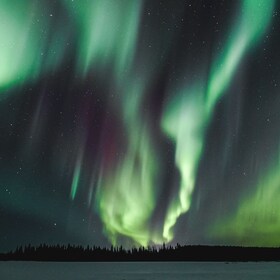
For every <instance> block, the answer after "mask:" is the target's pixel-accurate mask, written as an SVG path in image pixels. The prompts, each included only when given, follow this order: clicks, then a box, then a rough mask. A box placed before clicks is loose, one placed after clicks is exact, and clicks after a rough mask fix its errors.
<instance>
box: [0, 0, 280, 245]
mask: <svg viewBox="0 0 280 280" xmlns="http://www.w3.org/2000/svg"><path fill="white" fill-rule="evenodd" d="M279 7H280V2H278V1H276V0H275V1H274V0H239V1H222V0H220V1H206V0H205V1H204V0H193V1H191V0H189V1H183V0H182V1H181V0H178V1H168V0H166V1H148V0H146V1H145V0H139V1H137V0H56V1H55V0H53V1H47V0H44V1H37V0H25V1H21V0H0V107H1V108H0V112H1V113H0V114H1V119H0V129H1V130H0V131H1V133H0V147H1V148H0V166H1V168H0V192H1V194H0V228H1V234H0V245H1V249H3V250H7V249H10V248H14V247H15V246H17V245H20V244H28V243H31V244H35V245H36V244H39V243H43V242H45V243H51V244H54V243H75V244H85V245H87V244H96V245H102V246H110V245H111V244H113V245H123V246H125V247H129V246H138V245H141V246H147V245H155V244H156V245H157V244H162V243H163V242H165V243H170V244H176V243H177V242H179V243H182V244H227V245H250V246H251V245H253V246H280V238H279V236H280V213H279V206H278V203H279V202H280V176H279V174H280V173H279V172H278V170H279V167H280V164H279V160H280V157H279V155H280V154H279V151H280V129H279V127H280V126H279V125H280V114H279V112H280V111H279V107H280V96H279V94H278V91H279V85H280V83H279V82H280V80H279V79H280V68H279V66H278V64H279V63H278V62H279V61H280V57H279V55H280V53H279V51H278V49H279V46H280V41H279V38H278V37H279V36H278V34H279V32H280V21H279ZM278 173H279V174H278Z"/></svg>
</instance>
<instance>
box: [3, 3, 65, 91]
mask: <svg viewBox="0 0 280 280" xmlns="http://www.w3.org/2000/svg"><path fill="white" fill-rule="evenodd" d="M50 27H51V17H50V13H48V7H47V6H44V5H43V4H42V5H40V3H39V2H34V1H30V0H27V1H9V0H2V1H1V2H0V37H1V42H0V89H1V88H2V89H3V88H4V89H5V88H8V87H11V86H14V85H18V84H22V83H24V82H26V81H31V80H34V79H35V78H37V77H38V76H39V75H40V74H41V73H42V72H45V71H47V70H50V69H54V68H55V67H56V66H57V65H59V63H60V62H61V60H62V58H63V56H64V47H65V45H64V40H65V36H66V34H67V31H66V30H65V29H64V28H63V27H59V28H57V30H56V32H55V34H50V33H51V32H52V31H51V28H50Z"/></svg>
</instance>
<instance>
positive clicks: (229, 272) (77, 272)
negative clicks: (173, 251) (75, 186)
mask: <svg viewBox="0 0 280 280" xmlns="http://www.w3.org/2000/svg"><path fill="white" fill-rule="evenodd" d="M0 279H8V280H22V279H28V280H38V279H40V280H60V279H67V280H79V279H81V280H91V279H92V280H103V279H104V280H112V279H116V280H167V279H170V280H175V279H176V280H183V279H184V280H186V279H191V280H200V279H206V280H208V279H215V280H220V279H221V280H224V279H227V280H270V279H271V280H275V279H280V263H277V262H259V263H257V262H254V263H251V262H249V263H245V262H243V263H222V262H220V263H215V262H202V263H200V262H153V263H150V262H133V263H131V262H129V263H127V262H121V263H118V262H114V263H104V262H95V263H85V262H84V263H64V262H55V263H53V262H0Z"/></svg>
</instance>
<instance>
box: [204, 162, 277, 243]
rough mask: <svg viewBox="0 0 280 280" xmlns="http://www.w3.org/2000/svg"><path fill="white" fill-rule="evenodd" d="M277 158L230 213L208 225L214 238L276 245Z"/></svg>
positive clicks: (234, 241) (231, 241) (233, 241)
mask: <svg viewBox="0 0 280 280" xmlns="http://www.w3.org/2000/svg"><path fill="white" fill-rule="evenodd" d="M279 170H280V159H278V162H277V163H276V164H274V165H273V167H272V168H270V169H269V171H267V172H266V173H267V174H266V176H262V177H260V178H259V179H258V181H257V183H256V188H254V190H253V191H251V192H250V193H248V194H247V195H246V196H245V197H243V198H242V199H241V202H240V203H238V209H237V210H236V211H235V212H234V213H233V214H232V215H230V216H228V217H226V218H222V219H219V220H218V221H216V222H214V223H213V225H212V226H211V227H210V228H209V234H210V235H211V237H212V238H213V239H216V240H221V239H222V240H227V241H229V242H230V243H231V244H239V245H240V244H241V245H243V246H264V247H265V246H271V247H277V246H279V235H280V209H279V200H280V188H279V187H280V172H279Z"/></svg>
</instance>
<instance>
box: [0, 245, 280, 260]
mask: <svg viewBox="0 0 280 280" xmlns="http://www.w3.org/2000/svg"><path fill="white" fill-rule="evenodd" d="M12 260H13V261H59V262H63V261H64V262H67V261H71V262H84V261H86V262H90V261H97V262H103V261H106V262H108V261H109V262H121V261H169V262H170V261H198V262H199V261H217V262H227V261H230V262H247V261H280V247H279V248H261V247H241V246H238V247H236V246H202V245H190V246H181V245H179V244H177V245H176V246H174V247H173V246H166V245H165V244H163V245H162V246H161V247H152V246H149V247H147V248H144V247H138V248H131V249H124V248H123V247H122V246H120V247H113V246H111V247H110V248H105V247H103V248H101V247H98V246H93V247H90V246H87V247H83V246H78V245H77V246H73V245H70V244H68V245H53V246H49V245H46V244H41V245H40V246H36V247H33V246H31V245H28V246H24V247H22V246H20V247H17V249H16V250H14V251H11V252H8V253H0V261H12Z"/></svg>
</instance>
